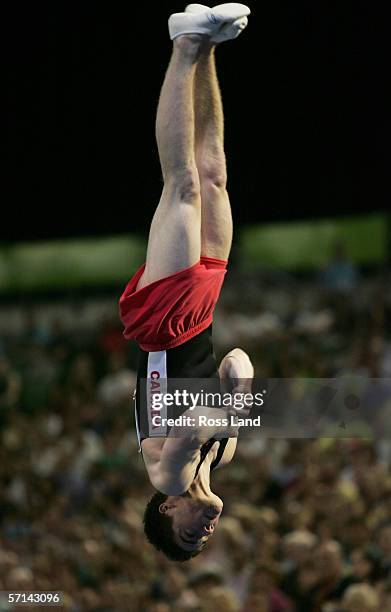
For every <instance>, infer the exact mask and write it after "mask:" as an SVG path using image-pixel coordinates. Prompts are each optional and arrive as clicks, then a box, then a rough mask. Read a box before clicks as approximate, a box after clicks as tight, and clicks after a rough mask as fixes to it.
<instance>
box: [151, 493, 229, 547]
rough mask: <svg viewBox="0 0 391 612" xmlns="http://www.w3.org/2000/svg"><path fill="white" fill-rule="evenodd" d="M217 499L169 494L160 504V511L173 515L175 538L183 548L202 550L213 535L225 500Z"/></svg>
mask: <svg viewBox="0 0 391 612" xmlns="http://www.w3.org/2000/svg"><path fill="white" fill-rule="evenodd" d="M214 497H217V496H214ZM217 499H218V498H217ZM217 499H213V501H212V502H210V501H207V500H205V501H200V500H197V499H194V498H191V497H189V496H186V495H184V496H182V495H178V496H177V495H169V496H168V497H167V499H166V501H165V502H164V503H163V504H161V505H160V508H159V511H160V512H162V513H164V514H166V515H167V516H170V517H172V530H173V532H174V540H175V543H176V544H177V545H178V546H180V547H181V548H183V550H186V551H193V550H202V549H203V548H204V546H205V545H206V543H207V541H208V540H209V538H210V536H211V535H213V532H214V530H215V528H216V526H217V523H218V522H219V518H220V514H221V512H222V510H223V502H222V501H221V500H219V501H217Z"/></svg>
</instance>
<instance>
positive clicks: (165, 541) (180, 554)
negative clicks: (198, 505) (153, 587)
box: [144, 491, 201, 561]
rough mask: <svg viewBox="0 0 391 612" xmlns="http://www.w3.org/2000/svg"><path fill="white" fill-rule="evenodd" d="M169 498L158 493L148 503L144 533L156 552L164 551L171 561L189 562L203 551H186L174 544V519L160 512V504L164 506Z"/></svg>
mask: <svg viewBox="0 0 391 612" xmlns="http://www.w3.org/2000/svg"><path fill="white" fill-rule="evenodd" d="M167 497H168V496H167V495H165V494H164V493H160V492H159V491H158V492H156V493H155V494H154V495H153V496H152V497H151V499H150V500H149V502H148V503H147V506H146V508H145V512H144V533H145V535H146V536H147V539H148V541H149V542H150V543H151V544H152V545H153V546H154V547H155V548H156V550H160V551H162V553H164V554H165V555H166V557H168V559H171V561H188V560H189V559H191V558H192V557H195V556H196V555H198V554H199V553H200V552H201V551H200V550H184V549H183V548H181V547H180V546H179V545H178V544H176V543H175V542H174V532H173V530H172V517H170V516H167V515H166V514H163V513H162V512H159V506H160V504H163V503H164V502H165V501H166V499H167Z"/></svg>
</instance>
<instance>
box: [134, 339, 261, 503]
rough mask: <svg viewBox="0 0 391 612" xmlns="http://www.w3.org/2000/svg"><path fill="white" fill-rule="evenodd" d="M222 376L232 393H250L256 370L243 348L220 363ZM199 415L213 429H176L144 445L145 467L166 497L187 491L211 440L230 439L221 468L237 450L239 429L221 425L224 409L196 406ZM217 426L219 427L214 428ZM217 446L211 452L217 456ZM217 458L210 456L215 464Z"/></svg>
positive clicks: (154, 484)
mask: <svg viewBox="0 0 391 612" xmlns="http://www.w3.org/2000/svg"><path fill="white" fill-rule="evenodd" d="M219 375H220V378H222V379H225V380H227V379H229V384H230V385H231V388H232V390H231V393H232V394H234V393H239V392H240V393H246V392H251V380H252V378H253V376H254V368H253V366H252V363H251V361H250V358H249V357H248V355H247V354H246V353H245V352H244V351H242V350H241V349H238V348H235V349H233V350H232V351H230V352H229V353H228V354H227V355H226V356H225V357H224V359H223V360H222V361H221V364H220V367H219ZM196 410H197V415H200V414H202V415H203V416H206V417H207V418H208V419H211V423H212V424H211V425H210V426H195V427H191V428H187V429H186V428H178V427H173V428H172V429H171V431H170V436H169V437H168V438H155V439H154V438H147V439H145V440H143V442H142V449H143V455H144V460H145V464H146V467H147V471H148V475H149V479H150V481H151V484H152V485H153V486H154V487H155V488H156V489H158V490H159V491H161V492H162V493H166V494H167V495H180V494H181V493H184V492H185V491H187V490H188V488H189V486H190V484H191V483H192V481H193V479H194V474H195V470H196V467H197V465H198V463H199V461H200V449H201V447H202V445H203V444H204V443H205V442H206V441H207V440H210V438H212V437H214V438H216V439H221V438H229V440H228V443H227V445H226V447H225V449H224V454H223V456H222V458H221V460H220V462H219V465H218V467H223V466H224V465H227V463H229V462H230V461H231V459H232V458H233V456H234V454H235V450H236V443H237V435H238V428H237V427H234V426H227V427H224V426H221V425H218V422H219V419H221V410H220V409H218V408H207V407H205V406H200V407H197V409H196ZM183 416H184V417H186V416H189V417H194V411H186V412H185V413H184V415H183ZM214 423H216V425H214ZM217 450H218V449H217V445H214V447H212V449H211V451H210V452H211V453H213V454H214V455H216V453H217ZM213 459H214V456H213V457H211V461H213Z"/></svg>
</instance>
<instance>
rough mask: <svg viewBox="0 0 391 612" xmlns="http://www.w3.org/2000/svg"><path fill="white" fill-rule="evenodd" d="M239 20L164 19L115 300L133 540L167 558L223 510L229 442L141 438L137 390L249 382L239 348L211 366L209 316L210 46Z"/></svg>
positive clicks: (199, 544)
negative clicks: (140, 247)
mask: <svg viewBox="0 0 391 612" xmlns="http://www.w3.org/2000/svg"><path fill="white" fill-rule="evenodd" d="M249 14H250V10H249V9H248V7H246V6H245V5H243V4H237V3H228V4H221V5H219V6H216V7H214V8H209V7H207V6H204V5H200V4H191V5H189V6H188V7H186V9H185V11H184V12H183V13H176V14H173V15H171V17H170V19H169V22H168V25H169V33H170V37H171V39H172V40H173V51H172V56H171V60H170V63H169V66H168V69H167V72H166V75H165V79H164V83H163V86H162V90H161V94H160V99H159V104H158V109H157V117H156V140H157V146H158V151H159V158H160V164H161V168H162V174H163V180H164V186H163V192H162V195H161V199H160V202H159V205H158V207H157V209H156V211H155V214H154V217H153V220H152V223H151V228H150V234H149V240H148V248H147V256H146V263H145V264H144V265H143V266H142V267H141V268H140V269H139V270H138V271H137V272H136V274H135V275H134V276H133V278H132V279H131V280H130V281H129V283H128V284H127V286H126V288H125V290H124V292H123V294H122V296H121V298H120V316H121V319H122V322H123V324H124V328H125V330H124V336H125V338H127V339H134V340H135V341H136V342H137V344H138V347H139V365H138V383H137V392H136V394H135V398H136V425H137V433H138V439H139V445H140V452H141V453H142V457H143V459H144V462H145V466H146V469H147V472H148V475H149V479H150V481H151V484H152V485H153V487H154V488H155V489H156V493H155V494H154V495H153V497H152V499H151V500H150V501H149V503H148V504H147V507H146V510H145V515H144V529H145V534H146V536H147V538H148V540H149V541H150V542H151V544H153V545H154V546H155V548H156V549H158V550H161V551H162V552H163V553H164V554H165V555H166V556H167V557H168V558H170V559H172V560H175V561H185V560H187V559H190V558H191V557H193V556H195V555H196V554H198V553H199V552H201V551H202V549H203V548H204V547H205V545H206V543H207V541H208V539H209V538H210V537H211V536H212V534H213V532H214V530H215V528H216V526H217V524H218V521H219V517H220V515H221V512H222V508H223V502H222V500H221V499H220V498H219V497H218V496H217V495H216V494H215V493H213V492H212V490H211V488H210V474H211V471H212V470H214V469H217V468H220V467H222V466H224V465H226V464H227V463H229V462H230V461H231V459H232V457H233V455H234V453H235V449H236V443H237V437H236V435H235V433H232V431H231V430H230V429H229V428H228V429H225V430H224V429H222V428H221V427H220V428H218V427H216V428H215V429H214V428H213V427H212V428H211V427H208V428H205V429H203V428H202V427H201V428H198V429H197V430H196V432H195V433H194V434H193V435H192V436H191V438H189V437H173V436H172V435H169V430H168V429H167V430H166V432H165V435H160V436H152V435H151V436H149V435H148V432H147V433H145V431H144V432H143V427H142V419H143V411H144V417H145V418H146V420H147V422H148V414H147V415H146V416H145V410H147V411H148V407H147V408H145V406H144V407H143V402H142V401H141V394H140V385H141V384H142V381H144V380H150V379H151V377H152V378H155V379H159V380H167V379H170V378H182V379H183V378H185V379H186V378H197V379H213V378H220V379H225V380H230V381H231V382H232V385H231V388H232V389H233V390H235V385H237V384H238V381H240V380H244V379H246V380H250V379H251V378H252V377H253V375H254V371H253V366H252V364H251V361H250V359H249V357H248V355H247V354H246V353H245V352H244V351H242V350H241V349H239V348H235V349H233V350H232V351H230V352H229V353H228V354H227V355H226V356H225V357H224V359H223V360H222V361H221V363H220V365H219V366H218V365H217V363H216V358H215V355H214V351H213V344H212V319H213V312H214V309H215V306H216V302H217V300H218V297H219V294H220V290H221V287H222V284H223V281H224V276H225V273H226V267H227V261H228V256H229V252H230V248H231V242H232V216H231V209H230V202H229V197H228V193H227V190H226V161H225V153H224V125H223V122H224V118H223V107H222V101H221V94H220V90H219V85H218V81H217V76H216V66H215V47H216V45H218V44H220V43H222V42H224V41H227V40H232V39H235V38H237V37H238V36H239V34H240V33H241V32H242V31H243V30H244V28H245V27H246V25H247V19H248V15H249ZM204 410H206V413H208V410H209V411H210V410H212V409H208V408H205V409H204Z"/></svg>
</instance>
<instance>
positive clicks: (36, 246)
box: [0, 0, 391, 612]
mask: <svg viewBox="0 0 391 612" xmlns="http://www.w3.org/2000/svg"><path fill="white" fill-rule="evenodd" d="M249 4H250V7H251V9H252V11H253V15H252V16H251V18H250V24H249V26H248V29H247V31H246V32H245V33H244V34H243V36H242V37H241V38H240V40H238V41H237V42H235V44H234V43H228V44H227V45H223V46H221V48H219V49H218V51H217V59H218V71H219V77H220V83H221V87H222V92H223V98H224V107H225V113H226V152H227V158H228V170H229V190H230V194H231V200H232V208H233V216H234V223H235V237H234V248H233V252H232V257H231V261H230V273H229V275H228V277H227V281H226V284H225V286H224V290H223V293H222V297H221V301H220V303H219V306H218V310H217V313H216V324H215V326H214V333H215V340H216V351H217V354H218V356H222V355H223V354H224V351H226V350H228V349H230V348H232V347H233V346H236V345H239V346H241V347H243V348H244V349H246V350H247V351H248V352H249V353H250V354H251V356H252V358H253V360H254V364H255V369H256V375H257V376H262V377H283V378H296V377H297V378H299V377H310V378H311V377H313V378H323V377H324V378H330V377H339V376H341V375H346V373H353V374H355V375H359V376H360V377H362V378H363V380H368V381H369V379H383V380H384V379H386V378H389V377H390V374H391V372H390V370H391V343H390V335H391V334H390V314H391V311H390V308H391V294H390V284H389V281H390V269H389V262H390V220H389V214H388V207H389V201H390V189H389V181H388V173H389V170H388V168H389V162H390V155H389V141H390V136H391V134H390V117H389V113H388V107H389V98H388V99H387V96H386V84H387V74H388V73H389V69H388V62H387V56H388V40H387V39H388V31H387V29H386V28H387V27H388V26H387V21H386V19H385V18H384V16H383V15H382V14H381V9H380V8H379V7H378V6H375V5H371V6H368V5H364V4H363V3H362V4H361V3H355V5H354V7H353V6H352V5H351V4H349V3H347V2H342V3H339V4H338V7H336V6H334V5H333V4H332V3H328V2H321V3H317V4H316V6H314V5H313V4H312V3H309V2H304V1H302V0H298V1H297V2H295V3H293V4H292V3H291V2H287V1H284V2H275V3H261V2H250V3H249ZM182 9H183V5H182V4H180V3H179V2H159V3H156V6H154V5H152V6H146V5H145V6H142V7H134V6H133V5H132V4H131V3H123V2H116V3H111V4H110V5H107V4H106V5H101V4H92V3H85V2H81V3H77V4H76V3H75V4H72V3H67V4H65V3H64V4H62V3H56V4H55V5H52V4H49V3H47V4H46V3H38V4H27V3H26V6H24V5H23V3H21V4H18V5H14V6H13V7H11V9H10V11H11V14H10V15H9V18H8V20H7V21H4V23H5V24H6V28H5V30H6V31H5V32H4V40H5V43H6V56H7V58H8V60H9V61H8V72H7V73H6V75H5V84H6V99H7V102H8V116H7V120H8V127H9V135H8V139H7V146H8V166H7V168H6V170H7V171H6V173H5V174H6V176H5V180H4V183H3V184H4V194H5V195H4V198H3V207H2V208H3V215H2V224H1V239H2V244H1V248H0V334H1V336H0V427H1V432H0V433H1V447H0V521H1V523H0V590H2V589H3V590H12V591H16V590H18V591H20V590H23V591H27V590H31V589H35V590H54V589H58V590H61V591H63V592H64V593H65V607H66V609H69V610H73V611H84V610H102V611H117V610H118V611H121V612H122V611H128V610H129V611H133V610H135V611H136V610H137V611H138V610H141V611H145V612H171V610H191V611H200V612H204V611H209V610H214V611H215V612H218V611H220V610H225V611H231V610H232V611H239V610H240V611H242V610H243V611H244V612H253V611H257V612H258V611H260V612H263V611H269V610H270V611H273V612H274V611H281V612H282V611H285V610H296V611H298V612H306V611H308V612H310V611H322V612H336V611H337V610H345V611H348V612H358V611H359V612H366V611H368V612H369V611H372V610H379V609H381V610H387V609H388V608H391V594H390V574H389V572H390V564H391V523H390V515H391V482H390V473H389V460H390V445H389V441H388V439H389V421H388V422H385V424H384V431H383V432H382V435H379V432H377V435H376V436H368V437H367V438H365V439H364V438H363V437H361V438H360V439H353V438H351V437H349V431H347V432H346V435H344V436H341V437H339V438H338V439H333V438H319V439H311V440H308V439H307V440H300V439H295V440H284V439H278V440H276V439H267V438H259V440H257V442H256V443H254V442H253V441H252V442H251V443H250V441H247V440H242V441H241V442H240V445H239V448H238V451H237V454H236V457H235V460H234V461H233V463H232V464H231V465H230V466H228V467H227V468H225V469H224V470H221V471H219V472H217V473H216V474H215V475H214V477H213V487H214V488H215V490H216V492H217V493H218V494H219V495H221V496H222V498H223V500H224V503H225V511H224V517H223V518H222V519H221V524H220V525H219V528H218V530H216V534H215V536H214V537H213V539H212V540H211V542H210V545H209V546H208V550H207V551H205V552H204V553H203V554H202V555H200V556H199V557H197V558H195V559H194V560H192V561H191V562H189V563H186V564H173V563H171V562H168V561H166V560H165V559H164V558H162V557H161V556H160V555H158V554H157V553H155V551H154V550H153V549H152V548H151V547H150V546H149V545H148V544H147V543H146V541H145V539H144V537H143V534H142V528H141V527H142V526H141V516H142V511H143V506H144V505H145V502H146V500H147V498H148V496H150V495H151V493H152V487H151V486H150V485H149V483H148V481H147V478H146V473H145V470H144V467H143V463H142V460H141V458H140V456H139V455H138V453H137V445H136V440H135V432H134V422H133V418H132V412H131V408H132V405H131V402H130V395H131V389H132V386H133V385H134V377H135V374H134V369H135V356H136V351H135V347H134V346H133V345H132V344H130V343H125V342H124V340H123V338H122V330H121V325H120V322H119V319H118V308H117V301H118V297H119V295H120V293H121V291H122V288H123V287H124V284H125V283H126V281H127V279H128V278H129V277H130V275H131V274H132V273H133V271H134V270H135V268H136V267H137V266H138V265H139V264H140V263H141V262H142V260H143V257H144V252H145V244H146V235H147V230H148V226H149V222H150V219H151V216H152V214H153V210H154V207H155V206H156V202H157V200H158V197H159V194H160V189H161V177H160V170H159V165H158V159H157V151H156V146H155V143H154V115H155V110H156V104H157V99H158V95H159V90H160V86H161V82H162V78H163V75H164V70H165V67H166V64H167V61H168V58H169V53H170V41H169V39H168V35H167V26H166V21H167V18H168V16H169V14H170V13H171V12H175V11H179V10H182ZM13 213H15V214H14V215H13ZM372 391H373V390H372ZM371 397H372V400H371V401H373V405H374V409H375V407H377V406H379V405H381V404H382V402H383V403H384V401H385V398H384V396H383V395H382V393H381V390H380V391H379V388H377V390H376V392H374V393H373V396H371ZM387 428H388V429H387ZM357 602H358V603H357ZM0 609H4V610H7V609H9V608H8V607H7V604H6V602H5V601H4V600H3V599H1V600H0Z"/></svg>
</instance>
